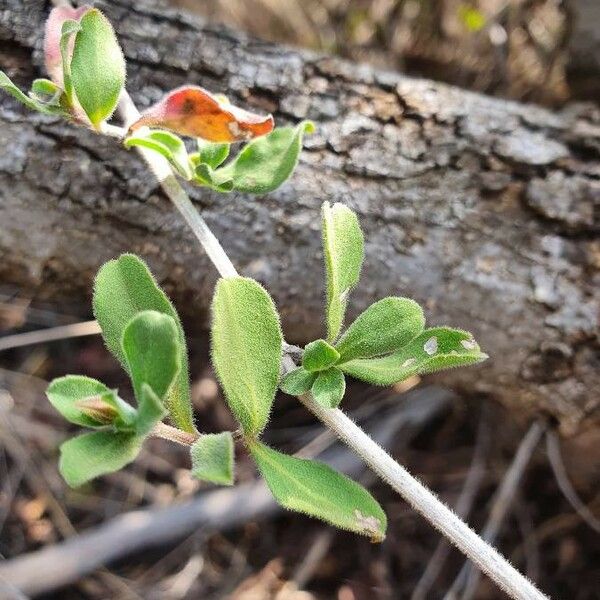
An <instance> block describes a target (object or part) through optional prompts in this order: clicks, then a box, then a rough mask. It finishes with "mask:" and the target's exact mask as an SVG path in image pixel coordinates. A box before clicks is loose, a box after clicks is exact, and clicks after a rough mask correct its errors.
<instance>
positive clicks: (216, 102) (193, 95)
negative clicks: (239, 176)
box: [129, 86, 273, 143]
mask: <svg viewBox="0 0 600 600" xmlns="http://www.w3.org/2000/svg"><path fill="white" fill-rule="evenodd" d="M144 126H146V127H160V128H162V129H169V130H170V131H174V132H175V133H178V134H181V135H187V136H190V137H197V138H202V139H203V140H207V141H209V142H227V143H232V142H240V141H248V140H251V139H253V138H255V137H258V136H261V135H266V134H267V133H270V132H271V131H272V130H273V117H272V116H271V115H267V116H263V115H258V114H256V113H251V112H248V111H246V110H243V109H242V108H238V107H237V106H232V105H231V104H228V103H227V101H226V100H224V99H221V98H220V97H218V96H215V95H213V94H211V93H210V92H207V91H206V90H204V89H202V88H201V87H197V86H185V87H181V88H178V89H176V90H173V91H172V92H170V93H169V94H167V95H166V96H165V97H164V98H163V99H162V100H161V101H160V102H159V103H158V104H155V105H154V106H152V107H150V108H149V109H148V110H147V111H145V112H144V113H143V114H142V116H141V118H140V119H138V120H137V121H136V122H135V123H133V125H132V126H131V127H130V129H129V131H130V133H131V132H132V131H135V130H136V129H139V128H140V127H144Z"/></svg>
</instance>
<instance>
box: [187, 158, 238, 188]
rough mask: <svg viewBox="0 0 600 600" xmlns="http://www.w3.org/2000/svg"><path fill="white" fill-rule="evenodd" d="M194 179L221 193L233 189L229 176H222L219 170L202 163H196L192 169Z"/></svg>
mask: <svg viewBox="0 0 600 600" xmlns="http://www.w3.org/2000/svg"><path fill="white" fill-rule="evenodd" d="M194 181H195V182H196V183H199V184H200V185H206V186H207V187H209V188H212V189H213V190H215V191H217V192H221V193H223V194H227V193H229V192H231V191H232V190H233V180H232V179H231V178H229V177H227V176H223V175H222V174H221V173H220V172H219V170H217V171H215V170H214V169H212V168H211V167H209V166H208V165H207V164H204V163H200V164H198V165H196V167H195V169H194Z"/></svg>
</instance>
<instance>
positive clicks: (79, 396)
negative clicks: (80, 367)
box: [46, 375, 113, 427]
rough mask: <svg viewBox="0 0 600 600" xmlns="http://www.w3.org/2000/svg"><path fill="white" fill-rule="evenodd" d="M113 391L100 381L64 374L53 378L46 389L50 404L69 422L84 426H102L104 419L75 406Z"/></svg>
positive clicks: (104, 423)
mask: <svg viewBox="0 0 600 600" xmlns="http://www.w3.org/2000/svg"><path fill="white" fill-rule="evenodd" d="M111 394H113V391H112V390H111V389H110V388H108V387H106V386H105V385H104V384H103V383H101V382H100V381H97V380H96V379H92V378H91V377H84V376H83V375H66V376H65V377H59V378H58V379H54V380H53V381H52V382H51V383H50V385H49V386H48V388H47V389H46V395H47V396H48V400H50V404H52V406H54V408H55V409H56V410H57V411H58V412H59V413H60V414H61V415H62V416H63V417H64V418H65V419H66V420H67V421H69V422H70V423H75V424H76V425H83V426H84V427H104V426H105V425H106V421H104V420H101V419H97V418H94V417H93V416H91V415H90V413H89V412H86V411H84V410H82V409H81V408H80V407H78V406H77V403H78V402H81V401H82V400H87V399H89V398H98V399H103V397H104V396H107V395H111Z"/></svg>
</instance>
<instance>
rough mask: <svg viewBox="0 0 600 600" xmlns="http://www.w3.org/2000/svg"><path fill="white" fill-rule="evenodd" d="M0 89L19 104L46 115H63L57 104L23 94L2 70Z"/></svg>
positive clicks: (0, 73)
mask: <svg viewBox="0 0 600 600" xmlns="http://www.w3.org/2000/svg"><path fill="white" fill-rule="evenodd" d="M0 89H2V90H4V91H5V92H7V93H9V94H10V95H11V96H12V97H13V98H15V99H16V100H18V101H19V102H20V103H21V104H24V105H25V106H26V107H27V108H29V109H31V110H35V111H37V112H41V113H44V114H46V115H64V110H63V108H62V107H60V106H57V105H56V104H53V103H45V102H41V101H40V100H37V99H36V98H31V97H30V96H27V94H24V93H23V92H22V91H21V90H20V89H19V88H18V87H17V86H16V85H15V84H14V83H13V82H12V81H11V80H10V78H9V77H8V75H6V73H5V72H4V71H0Z"/></svg>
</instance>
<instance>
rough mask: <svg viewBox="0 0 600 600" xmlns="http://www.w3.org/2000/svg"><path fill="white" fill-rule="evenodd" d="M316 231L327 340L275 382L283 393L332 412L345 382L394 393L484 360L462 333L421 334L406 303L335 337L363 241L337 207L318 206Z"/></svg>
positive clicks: (351, 217) (354, 222) (346, 212)
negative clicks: (418, 378)
mask: <svg viewBox="0 0 600 600" xmlns="http://www.w3.org/2000/svg"><path fill="white" fill-rule="evenodd" d="M322 227H323V232H322V233H323V256H324V261H325V273H326V291H327V302H326V311H325V312H326V323H327V335H328V338H327V340H324V339H321V340H315V341H314V342H311V343H309V344H307V345H306V347H305V348H304V352H303V355H302V365H301V366H300V367H298V368H297V369H295V370H294V371H292V372H290V373H288V374H287V375H286V376H285V377H284V378H283V380H282V381H281V389H282V390H283V391H284V392H286V393H288V394H292V395H300V394H305V393H308V392H310V393H311V394H312V395H313V397H314V399H315V400H316V401H317V402H319V404H321V405H323V406H325V407H327V408H336V407H337V406H339V404H340V402H341V401H342V398H343V397H344V392H345V389H346V383H345V375H351V376H352V377H355V378H357V379H361V380H363V381H366V382H368V383H372V384H375V385H392V384H394V383H398V382H400V381H404V380H406V379H408V378H409V377H412V376H414V375H420V374H424V373H432V372H433V371H439V370H442V369H448V368H451V367H459V366H463V365H469V364H474V363H477V362H481V361H482V360H485V359H486V358H487V356H486V355H485V354H484V353H483V352H481V350H480V348H479V346H478V344H477V342H475V340H474V339H473V337H472V336H471V334H470V333H468V332H466V331H462V330H460V329H451V328H449V327H433V328H429V329H426V328H425V316H424V314H423V310H422V309H421V307H420V306H419V305H418V304H417V303H416V302H415V301H414V300H410V299H408V298H400V297H389V298H384V299H383V300H379V301H377V302H375V303H373V304H372V305H371V306H369V307H368V308H367V309H366V310H365V311H364V312H363V313H362V314H360V315H359V316H358V317H357V318H356V319H355V321H354V322H353V323H352V324H351V325H350V326H349V327H348V328H347V329H346V330H345V331H344V332H343V333H342V334H341V335H340V331H341V329H342V327H343V322H344V315H345V311H346V304H347V300H348V295H349V293H350V291H351V290H352V288H353V287H355V286H356V285H357V284H358V280H359V276H360V271H361V267H362V263H363V258H364V238H363V234H362V231H361V229H360V225H359V222H358V218H357V216H356V214H355V213H354V212H353V211H352V210H350V209H349V208H348V207H346V206H344V205H342V204H334V205H333V206H331V205H329V203H327V202H326V203H325V204H324V205H323V209H322Z"/></svg>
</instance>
